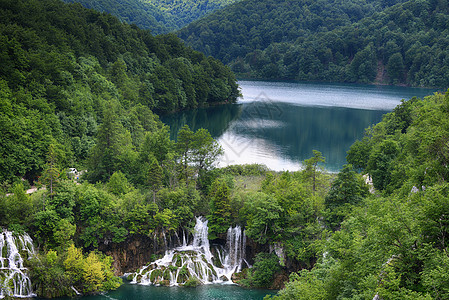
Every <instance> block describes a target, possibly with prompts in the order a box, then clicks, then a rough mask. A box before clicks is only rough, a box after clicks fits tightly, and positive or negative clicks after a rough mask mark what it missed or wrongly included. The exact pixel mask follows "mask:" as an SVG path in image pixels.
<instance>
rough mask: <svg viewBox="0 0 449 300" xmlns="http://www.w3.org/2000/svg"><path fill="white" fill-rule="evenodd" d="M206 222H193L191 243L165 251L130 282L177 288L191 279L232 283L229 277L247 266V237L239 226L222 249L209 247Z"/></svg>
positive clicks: (234, 228) (201, 220) (231, 231)
mask: <svg viewBox="0 0 449 300" xmlns="http://www.w3.org/2000/svg"><path fill="white" fill-rule="evenodd" d="M207 223H208V221H207V220H205V219H204V218H202V217H198V218H197V219H196V225H195V229H194V235H193V241H192V243H191V244H189V245H187V242H186V239H185V238H184V239H183V241H184V243H183V245H182V246H180V247H176V248H174V249H170V250H168V251H166V253H165V255H164V257H163V258H161V259H158V260H156V261H154V262H151V263H150V264H148V265H147V266H144V267H143V268H141V269H140V270H139V271H137V272H136V273H134V274H133V279H132V282H131V283H138V284H142V285H150V284H154V285H165V286H178V285H184V284H186V283H187V282H189V281H191V280H194V281H197V282H198V283H200V284H210V283H223V282H231V276H232V274H233V273H235V272H239V271H240V270H241V269H242V266H243V264H244V263H246V261H245V259H244V257H245V246H246V236H245V233H244V231H243V230H242V228H241V227H240V226H236V227H231V228H229V229H228V232H227V240H226V246H225V247H212V249H211V246H210V244H209V239H208V226H207Z"/></svg>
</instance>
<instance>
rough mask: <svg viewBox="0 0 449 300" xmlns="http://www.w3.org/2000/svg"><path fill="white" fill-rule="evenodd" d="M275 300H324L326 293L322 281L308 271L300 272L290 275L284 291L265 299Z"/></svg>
mask: <svg viewBox="0 0 449 300" xmlns="http://www.w3.org/2000/svg"><path fill="white" fill-rule="evenodd" d="M264 299H266V300H268V299H275V300H287V299H301V300H325V299H329V298H328V297H327V292H326V289H325V283H324V282H323V280H320V279H319V278H317V275H316V274H314V273H313V272H310V271H308V270H301V272H299V273H298V274H296V273H292V274H291V275H290V281H289V282H288V283H287V284H286V287H285V289H283V290H281V291H280V292H279V293H278V294H277V295H276V296H273V297H268V296H267V297H266V298H264Z"/></svg>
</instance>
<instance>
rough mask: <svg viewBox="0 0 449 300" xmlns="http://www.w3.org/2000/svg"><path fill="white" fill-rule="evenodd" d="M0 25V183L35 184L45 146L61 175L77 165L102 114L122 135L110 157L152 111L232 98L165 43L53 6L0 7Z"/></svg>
mask: <svg viewBox="0 0 449 300" xmlns="http://www.w3.org/2000/svg"><path fill="white" fill-rule="evenodd" d="M0 15H1V17H0V22H1V23H0V58H1V68H0V86H1V97H0V99H1V106H0V107H1V122H0V127H1V132H2V135H1V143H2V144H1V148H0V151H1V155H0V157H1V158H0V162H1V168H0V182H8V183H11V182H12V181H14V180H16V179H17V178H22V177H23V178H25V179H27V180H29V181H30V182H33V180H36V179H37V176H39V175H40V173H41V172H42V170H43V168H44V165H45V157H46V155H47V152H48V149H49V145H50V144H57V145H58V146H57V148H58V149H59V150H60V151H61V152H62V153H63V155H64V157H65V158H64V165H65V166H68V165H77V164H79V163H80V162H82V161H84V160H85V159H86V158H87V155H88V153H89V151H90V149H91V148H92V147H94V145H95V144H96V143H95V137H96V135H97V134H100V132H101V131H100V129H101V127H102V126H106V125H104V124H105V121H106V119H105V118H106V117H107V114H108V113H113V116H114V118H115V119H114V120H115V121H116V122H118V123H114V124H115V125H117V126H120V127H121V128H122V129H123V136H122V138H123V139H124V140H121V141H120V143H119V144H120V147H125V148H126V147H127V146H126V145H128V146H129V147H130V148H129V149H133V148H135V147H137V146H138V145H140V143H141V141H142V139H143V136H144V134H145V132H146V131H149V130H150V129H151V128H153V126H154V125H153V121H152V120H153V119H157V116H154V117H153V113H152V111H155V112H157V113H163V112H169V111H174V110H180V109H186V108H192V107H197V106H202V105H209V104H213V103H222V102H234V101H236V98H237V96H238V93H239V92H238V90H237V84H236V81H235V78H234V75H233V74H232V73H231V71H230V70H229V69H228V68H227V67H225V66H224V65H223V64H222V63H220V62H219V61H218V60H216V59H214V58H211V57H208V58H206V57H205V56H204V55H203V54H202V53H199V52H196V51H193V50H192V49H190V48H188V47H186V46H184V44H183V43H182V42H181V40H180V39H179V38H177V37H176V36H175V35H173V34H169V35H161V36H158V37H154V36H152V35H151V34H150V33H149V32H148V31H144V30H140V29H138V28H137V27H136V26H135V25H125V24H122V23H120V21H119V20H118V19H116V18H115V17H112V16H111V15H107V14H104V13H99V12H95V11H93V10H88V9H85V8H82V7H81V5H79V4H64V3H63V2H61V1H57V0H43V1H37V0H19V1H16V0H2V1H0ZM109 143H110V142H109ZM123 149H124V148H123ZM116 154H117V153H116ZM123 163H124V162H123Z"/></svg>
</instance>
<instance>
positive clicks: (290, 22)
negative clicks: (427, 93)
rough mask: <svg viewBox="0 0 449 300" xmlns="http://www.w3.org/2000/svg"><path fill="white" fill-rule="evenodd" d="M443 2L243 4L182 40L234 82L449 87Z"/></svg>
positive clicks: (192, 28) (268, 0)
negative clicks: (222, 66) (225, 68)
mask: <svg viewBox="0 0 449 300" xmlns="http://www.w3.org/2000/svg"><path fill="white" fill-rule="evenodd" d="M448 20H449V6H448V4H447V2H446V1H432V0H426V1H415V0H410V1H401V0H399V1H334V0H320V1H308V0H303V1H288V0H283V1H274V0H263V1H255V0H244V1H241V2H238V3H236V4H234V5H231V6H228V7H225V8H224V9H222V10H219V11H217V12H215V13H213V14H211V15H209V16H207V17H205V18H202V19H200V20H198V21H195V22H193V23H191V24H189V25H188V26H186V27H185V28H183V29H182V30H181V31H180V32H179V34H178V35H179V36H180V37H181V38H182V39H183V40H185V41H186V42H187V43H188V44H189V45H191V46H193V47H194V48H195V49H198V50H200V51H203V52H204V53H206V54H210V55H213V56H215V57H217V58H219V59H221V60H222V61H223V62H224V63H226V64H229V65H230V66H231V68H232V70H233V71H235V72H236V73H237V74H239V76H242V77H250V78H262V79H290V80H292V79H293V80H314V81H339V82H363V83H373V82H376V83H387V84H409V85H413V86H429V87H430V86H437V87H444V88H446V87H447V86H449V81H448V78H449V76H448V68H447V62H446V61H447V58H446V57H447V45H448V41H447V38H446V37H447V30H448V26H447V24H448Z"/></svg>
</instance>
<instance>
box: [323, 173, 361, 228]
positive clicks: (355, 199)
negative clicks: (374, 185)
mask: <svg viewBox="0 0 449 300" xmlns="http://www.w3.org/2000/svg"><path fill="white" fill-rule="evenodd" d="M368 193H369V189H368V186H367V185H366V184H365V182H364V179H363V178H362V177H361V176H360V175H358V174H357V173H356V172H355V171H354V170H353V168H352V165H345V166H343V169H342V170H341V171H340V172H339V173H338V175H337V177H336V178H335V180H334V181H333V182H332V187H331V189H330V190H329V192H328V193H327V195H326V198H325V202H324V204H325V206H326V209H327V210H328V213H327V215H326V220H327V222H328V223H329V225H330V226H331V228H332V229H335V228H337V227H338V226H339V224H340V223H341V221H342V220H343V218H344V217H345V216H347V215H349V213H350V211H351V206H352V205H357V204H359V203H360V202H361V201H362V200H363V199H364V198H365V197H366V196H367V195H368Z"/></svg>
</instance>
